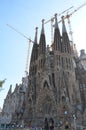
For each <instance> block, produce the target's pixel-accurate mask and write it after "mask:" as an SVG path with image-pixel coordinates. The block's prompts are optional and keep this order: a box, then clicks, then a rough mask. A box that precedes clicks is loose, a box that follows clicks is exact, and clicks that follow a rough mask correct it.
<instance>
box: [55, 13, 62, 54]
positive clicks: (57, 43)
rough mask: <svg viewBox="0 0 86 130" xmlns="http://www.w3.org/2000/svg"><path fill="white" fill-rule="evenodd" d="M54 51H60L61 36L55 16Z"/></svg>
mask: <svg viewBox="0 0 86 130" xmlns="http://www.w3.org/2000/svg"><path fill="white" fill-rule="evenodd" d="M54 50H58V51H61V35H60V30H59V27H58V22H57V14H55V30H54Z"/></svg>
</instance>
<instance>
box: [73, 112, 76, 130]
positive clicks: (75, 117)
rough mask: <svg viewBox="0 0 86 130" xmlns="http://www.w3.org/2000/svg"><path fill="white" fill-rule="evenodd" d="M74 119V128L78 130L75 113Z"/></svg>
mask: <svg viewBox="0 0 86 130" xmlns="http://www.w3.org/2000/svg"><path fill="white" fill-rule="evenodd" d="M73 119H74V129H75V130H76V116H75V114H73Z"/></svg>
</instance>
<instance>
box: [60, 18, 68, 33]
mask: <svg viewBox="0 0 86 130" xmlns="http://www.w3.org/2000/svg"><path fill="white" fill-rule="evenodd" d="M61 18H62V23H63V27H62V33H64V32H67V31H66V27H65V22H64V16H62V17H61Z"/></svg>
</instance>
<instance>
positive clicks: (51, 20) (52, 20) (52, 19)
mask: <svg viewBox="0 0 86 130" xmlns="http://www.w3.org/2000/svg"><path fill="white" fill-rule="evenodd" d="M72 8H73V6H71V7H70V8H68V9H66V10H64V11H63V12H61V13H60V14H58V16H60V15H62V14H63V13H65V12H67V11H69V10H70V9H72ZM56 15H57V13H56V14H55V15H54V17H52V18H51V19H49V20H47V21H46V22H45V23H44V24H47V23H49V22H51V44H52V43H53V22H54V19H55V17H56Z"/></svg>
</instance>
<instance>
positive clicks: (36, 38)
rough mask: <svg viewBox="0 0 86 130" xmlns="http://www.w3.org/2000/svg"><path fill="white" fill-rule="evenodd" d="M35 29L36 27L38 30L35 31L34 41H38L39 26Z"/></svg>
mask: <svg viewBox="0 0 86 130" xmlns="http://www.w3.org/2000/svg"><path fill="white" fill-rule="evenodd" d="M35 29H36V32H35V39H34V42H35V43H37V34H38V27H36V28H35Z"/></svg>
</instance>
